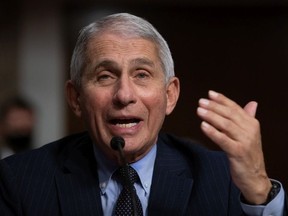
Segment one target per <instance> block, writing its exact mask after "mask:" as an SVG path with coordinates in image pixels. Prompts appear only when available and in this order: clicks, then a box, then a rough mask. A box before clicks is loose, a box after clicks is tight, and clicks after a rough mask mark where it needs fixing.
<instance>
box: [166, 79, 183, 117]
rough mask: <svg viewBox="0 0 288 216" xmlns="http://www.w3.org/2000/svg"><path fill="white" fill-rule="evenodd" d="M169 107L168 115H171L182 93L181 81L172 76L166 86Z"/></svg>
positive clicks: (167, 109)
mask: <svg viewBox="0 0 288 216" xmlns="http://www.w3.org/2000/svg"><path fill="white" fill-rule="evenodd" d="M166 88H167V89H166V96H167V107H166V115H169V114H170V113H171V112H172V111H173V110H174V108H175V106H176V104H177V101H178V98H179V94H180V81H179V79H178V78H177V77H172V78H170V80H169V83H168V84H167V87H166Z"/></svg>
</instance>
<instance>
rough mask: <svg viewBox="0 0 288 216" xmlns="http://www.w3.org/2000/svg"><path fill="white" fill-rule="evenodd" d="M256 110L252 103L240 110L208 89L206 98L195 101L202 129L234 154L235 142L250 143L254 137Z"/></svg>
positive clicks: (230, 101) (257, 130)
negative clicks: (197, 103)
mask: <svg viewBox="0 0 288 216" xmlns="http://www.w3.org/2000/svg"><path fill="white" fill-rule="evenodd" d="M256 109H257V103H256V102H250V103H248V104H247V105H246V106H245V108H244V109H243V108H242V107H240V106H239V105H238V104H236V103H235V102H234V101H232V100H230V99H229V98H227V97H226V96H224V95H223V94H220V93H217V92H215V91H209V93H208V99H204V98H202V99H200V100H199V107H198V109H197V114H198V116H199V117H200V118H202V119H203V122H202V123H201V129H202V131H203V132H204V133H205V134H206V135H207V136H208V137H209V138H210V139H211V140H212V141H213V142H215V143H216V144H218V145H219V146H220V147H221V148H222V149H223V150H224V151H226V152H227V153H228V154H229V153H230V154H234V153H235V151H236V150H237V149H238V148H237V145H238V144H242V143H248V144H249V143H253V141H255V137H257V136H258V135H257V134H258V133H259V122H258V121H257V119H255V118H254V116H255V114H256ZM242 147H243V146H242ZM242 147H241V148H242ZM244 147H247V148H248V147H249V146H248V145H246V146H244Z"/></svg>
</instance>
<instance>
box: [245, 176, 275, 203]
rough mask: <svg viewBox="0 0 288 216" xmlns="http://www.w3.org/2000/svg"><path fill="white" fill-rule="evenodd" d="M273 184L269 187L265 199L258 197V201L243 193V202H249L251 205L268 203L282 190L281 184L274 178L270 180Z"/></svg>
mask: <svg viewBox="0 0 288 216" xmlns="http://www.w3.org/2000/svg"><path fill="white" fill-rule="evenodd" d="M270 183H271V186H270V187H269V191H268V193H266V195H265V199H264V200H263V199H258V200H257V201H249V200H248V199H246V198H245V197H244V196H243V195H242V194H241V197H240V199H241V202H243V203H246V204H249V205H267V204H268V203H269V202H271V201H272V200H273V199H274V198H275V197H276V196H277V194H278V193H279V191H280V190H281V185H280V184H279V183H278V182H276V181H273V180H270Z"/></svg>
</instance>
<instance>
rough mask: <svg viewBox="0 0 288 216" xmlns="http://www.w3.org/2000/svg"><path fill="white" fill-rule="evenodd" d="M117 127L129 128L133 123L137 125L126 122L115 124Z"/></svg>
mask: <svg viewBox="0 0 288 216" xmlns="http://www.w3.org/2000/svg"><path fill="white" fill-rule="evenodd" d="M116 125H117V126H118V127H121V128H131V127H133V126H135V125H137V123H135V122H134V123H128V124H116Z"/></svg>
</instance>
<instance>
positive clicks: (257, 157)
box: [0, 13, 287, 216]
mask: <svg viewBox="0 0 288 216" xmlns="http://www.w3.org/2000/svg"><path fill="white" fill-rule="evenodd" d="M66 91H67V99H68V103H69V105H70V107H71V109H72V110H73V112H74V113H75V114H76V116H78V117H79V118H80V119H82V120H83V122H84V124H85V126H86V128H87V132H84V133H81V134H76V135H72V136H68V137H65V138H63V139H61V140H58V141H56V142H54V143H51V144H48V145H46V146H44V147H41V148H40V149H37V150H33V151H31V152H29V153H26V154H22V155H18V156H13V157H10V158H7V159H5V160H3V161H1V166H0V175H1V182H0V191H1V195H0V210H1V212H5V213H6V214H4V215H29V216H33V215H53V216H55V215H157V216H158V215H177V216H178V215H201V216H202V215H221V216H222V215H241V214H246V215H268V214H271V215H285V214H286V212H285V211H286V208H287V205H286V203H285V200H284V199H285V193H284V189H283V188H282V186H281V183H280V182H277V181H275V180H272V179H270V178H268V176H267V173H266V170H265V164H264V157H263V152H262V148H261V136H260V126H259V122H258V121H257V120H256V119H255V113H256V108H257V103H256V102H250V103H248V104H247V105H246V106H245V107H244V109H242V108H241V107H240V106H238V105H237V104H236V103H235V102H233V101H231V100H230V99H228V98H227V97H225V96H224V95H222V94H220V93H217V92H215V91H209V93H208V98H207V99H204V98H202V99H200V100H199V107H198V109H197V114H198V115H199V117H200V118H202V119H203V122H202V124H201V128H202V130H203V132H204V133H205V134H206V135H207V136H208V137H209V138H211V139H212V140H213V141H214V142H215V143H216V144H217V145H219V146H220V147H221V148H222V149H223V152H222V151H221V152H216V151H215V152H214V151H209V150H207V149H205V148H203V147H201V146H200V145H197V144H194V143H192V142H191V141H189V140H184V139H181V138H179V137H176V136H174V135H169V134H163V133H160V130H161V127H162V125H163V122H164V119H165V116H166V115H169V114H171V113H172V111H173V109H174V107H175V106H176V103H177V100H178V97H179V93H180V83H179V79H178V78H177V77H175V75H174V66H173V60H172V57H171V53H170V50H169V48H168V45H167V43H166V41H165V40H164V39H163V38H162V36H161V35H160V34H159V33H158V32H157V30H156V29H155V28H154V27H153V26H152V25H151V24H150V23H149V22H147V21H145V20H144V19H142V18H139V17H136V16H133V15H131V14H125V13H123V14H122V13H121V14H114V15H111V16H108V17H104V18H102V19H100V20H98V21H96V22H94V23H92V24H90V25H88V26H87V27H85V28H84V29H83V30H82V31H81V33H80V36H79V38H78V41H77V44H76V47H75V50H74V53H73V57H72V62H71V79H70V80H69V81H67V83H66ZM119 167H120V168H119ZM118 197H119V198H118Z"/></svg>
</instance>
